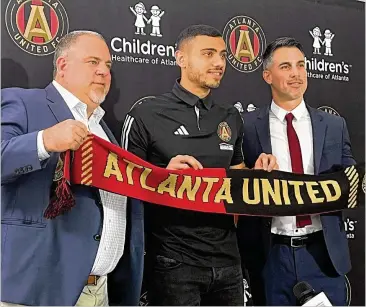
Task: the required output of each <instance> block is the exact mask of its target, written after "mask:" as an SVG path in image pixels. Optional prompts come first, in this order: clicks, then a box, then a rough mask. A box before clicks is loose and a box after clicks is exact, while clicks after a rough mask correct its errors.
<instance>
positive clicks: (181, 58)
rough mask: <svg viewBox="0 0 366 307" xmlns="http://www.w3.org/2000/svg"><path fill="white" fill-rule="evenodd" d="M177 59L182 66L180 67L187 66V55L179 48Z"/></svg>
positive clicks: (176, 53) (176, 54)
mask: <svg viewBox="0 0 366 307" xmlns="http://www.w3.org/2000/svg"><path fill="white" fill-rule="evenodd" d="M175 60H176V62H177V65H178V66H180V68H186V66H187V63H186V56H185V53H184V51H182V50H177V51H176V52H175Z"/></svg>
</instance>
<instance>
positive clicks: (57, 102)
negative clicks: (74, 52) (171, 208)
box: [1, 84, 144, 306]
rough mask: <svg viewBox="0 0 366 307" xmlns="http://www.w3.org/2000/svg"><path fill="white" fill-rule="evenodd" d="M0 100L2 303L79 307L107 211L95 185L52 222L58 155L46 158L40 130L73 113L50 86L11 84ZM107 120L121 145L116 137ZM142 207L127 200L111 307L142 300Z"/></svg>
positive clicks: (77, 191)
mask: <svg viewBox="0 0 366 307" xmlns="http://www.w3.org/2000/svg"><path fill="white" fill-rule="evenodd" d="M1 94H2V101H1V138H2V140H1V196H2V197H1V214H2V216H1V217H2V220H1V270H2V274H1V288H2V289H1V290H2V291H1V301H4V302H10V303H15V304H22V305H42V306H47V305H48V306H49V305H68V306H71V305H75V303H76V301H77V300H78V298H79V296H80V294H81V292H82V289H83V287H84V285H85V282H86V280H87V277H88V275H89V274H90V272H91V269H92V266H93V264H94V260H95V256H96V253H97V250H98V246H99V241H98V240H97V237H98V236H95V235H96V234H100V233H101V230H102V226H103V210H102V206H101V202H100V197H99V193H98V191H97V190H96V189H94V188H90V187H83V186H75V187H73V194H74V196H75V199H76V206H75V207H74V208H73V209H72V210H71V211H69V212H67V213H66V214H63V215H61V216H58V217H57V218H55V219H53V220H49V219H45V218H44V217H43V213H44V211H45V209H46V208H47V206H48V204H49V199H50V188H51V183H52V179H53V174H54V171H55V168H56V164H57V160H58V156H59V154H57V153H52V154H51V157H50V158H49V159H47V160H45V161H42V162H40V161H39V160H38V154H37V133H38V131H40V130H42V129H46V128H49V127H51V126H53V125H55V124H57V123H59V122H61V121H64V120H66V119H73V115H72V113H71V111H70V110H69V108H68V106H67V105H66V103H65V101H64V100H63V98H62V97H61V95H60V94H59V93H58V91H57V90H56V89H55V87H54V86H53V85H52V84H50V85H48V86H47V87H46V88H45V89H21V88H9V89H5V90H2V92H1ZM101 125H102V127H103V129H104V131H105V132H106V134H107V135H108V137H109V138H110V140H111V141H112V142H113V143H115V144H117V145H118V143H117V141H116V140H115V138H114V136H113V134H112V133H111V131H110V130H109V129H108V127H107V125H106V124H105V123H104V122H103V121H102V122H101ZM143 233H144V230H143V208H142V204H141V202H140V201H138V200H135V199H129V201H128V206H127V230H126V243H125V244H126V245H125V249H124V254H123V256H122V258H121V260H120V261H119V263H118V265H117V267H116V268H115V270H114V271H113V272H112V273H111V274H109V275H108V290H109V302H110V305H138V303H139V298H140V291H141V283H142V274H143V251H144V247H143V245H144V242H143V240H144V238H143Z"/></svg>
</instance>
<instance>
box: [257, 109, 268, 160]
mask: <svg viewBox="0 0 366 307" xmlns="http://www.w3.org/2000/svg"><path fill="white" fill-rule="evenodd" d="M255 128H256V130H257V135H258V139H259V142H260V144H261V146H262V149H263V152H264V153H267V154H271V153H272V146H271V137H270V132H269V105H268V106H267V107H265V108H263V109H261V110H260V112H259V114H258V117H257V120H256V122H255Z"/></svg>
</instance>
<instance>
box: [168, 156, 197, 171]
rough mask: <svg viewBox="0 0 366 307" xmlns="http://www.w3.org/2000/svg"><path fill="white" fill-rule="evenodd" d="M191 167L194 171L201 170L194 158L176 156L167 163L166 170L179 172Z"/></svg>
mask: <svg viewBox="0 0 366 307" xmlns="http://www.w3.org/2000/svg"><path fill="white" fill-rule="evenodd" d="M191 167H193V168H194V169H196V170H197V169H203V166H202V164H201V163H200V162H198V161H197V160H196V159H195V158H194V157H192V156H188V155H178V156H175V157H174V158H172V159H171V160H170V161H169V164H168V166H167V167H166V168H167V169H170V170H180V169H187V168H191Z"/></svg>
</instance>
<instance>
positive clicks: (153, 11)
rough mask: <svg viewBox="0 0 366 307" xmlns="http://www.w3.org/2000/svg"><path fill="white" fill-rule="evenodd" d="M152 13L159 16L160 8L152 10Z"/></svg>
mask: <svg viewBox="0 0 366 307" xmlns="http://www.w3.org/2000/svg"><path fill="white" fill-rule="evenodd" d="M151 14H153V16H158V15H159V14H160V11H159V10H151Z"/></svg>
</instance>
